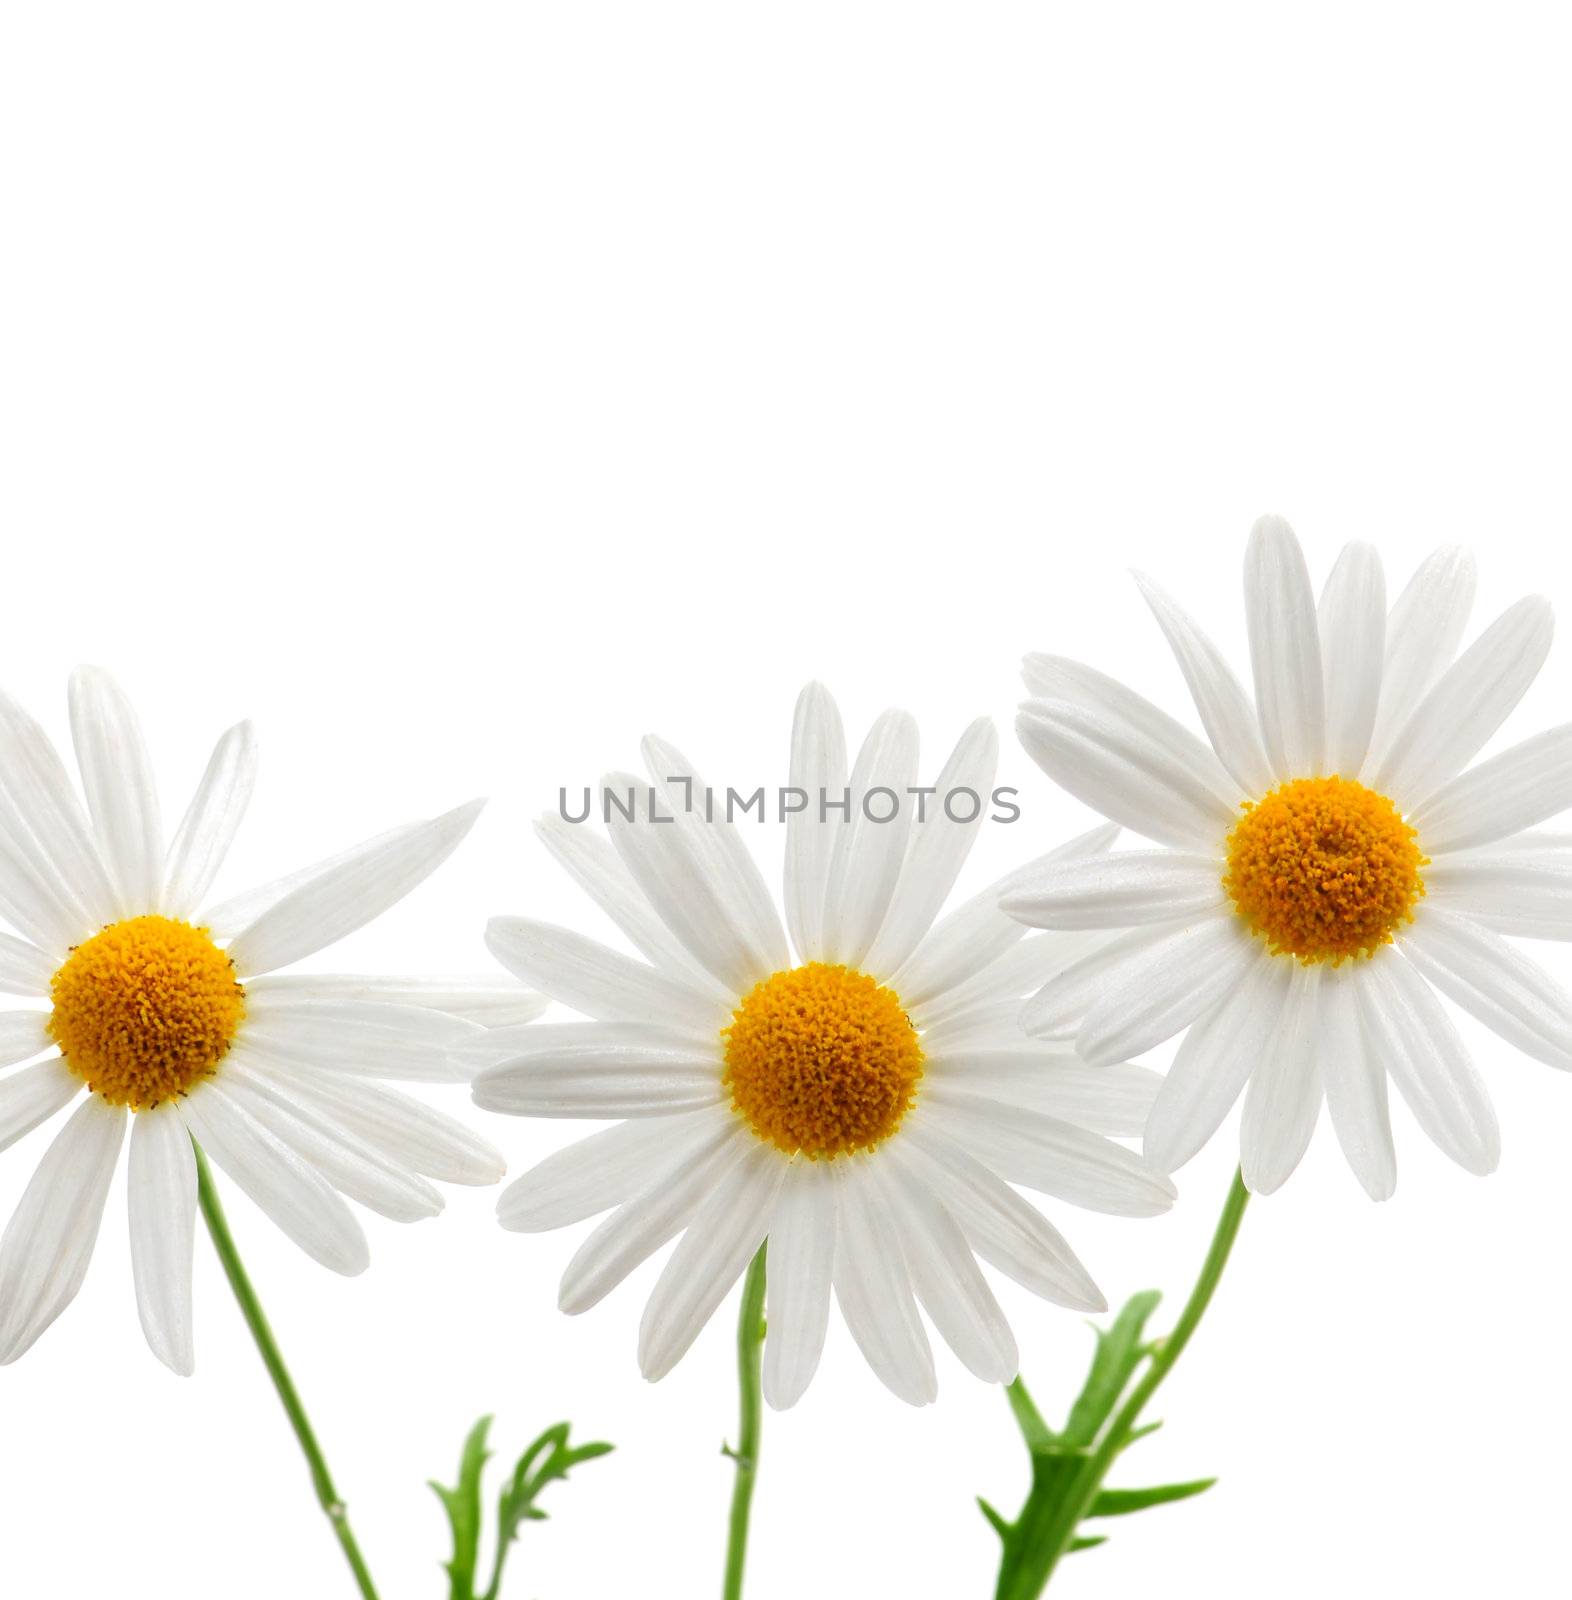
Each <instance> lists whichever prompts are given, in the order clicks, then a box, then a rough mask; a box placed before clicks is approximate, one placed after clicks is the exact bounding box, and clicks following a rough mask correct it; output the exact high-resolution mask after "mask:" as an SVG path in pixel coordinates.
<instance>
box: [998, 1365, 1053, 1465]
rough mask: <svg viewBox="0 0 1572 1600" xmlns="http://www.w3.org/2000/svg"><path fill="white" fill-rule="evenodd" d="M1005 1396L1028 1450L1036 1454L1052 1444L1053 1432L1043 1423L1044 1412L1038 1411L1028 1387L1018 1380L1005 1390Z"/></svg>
mask: <svg viewBox="0 0 1572 1600" xmlns="http://www.w3.org/2000/svg"><path fill="white" fill-rule="evenodd" d="M1004 1395H1005V1398H1006V1399H1007V1400H1008V1401H1009V1402H1010V1410H1011V1411H1012V1412H1013V1413H1014V1414H1015V1425H1016V1426H1017V1427H1018V1428H1019V1429H1020V1430H1021V1437H1022V1438H1023V1439H1025V1441H1026V1448H1027V1449H1028V1450H1030V1451H1032V1452H1033V1453H1034V1454H1035V1453H1036V1452H1037V1451H1038V1450H1042V1449H1045V1448H1046V1447H1047V1446H1048V1445H1050V1444H1052V1443H1053V1430H1052V1429H1051V1428H1050V1427H1049V1426H1048V1424H1047V1423H1046V1422H1044V1421H1043V1415H1042V1412H1040V1411H1039V1410H1038V1409H1037V1406H1036V1403H1035V1402H1034V1401H1033V1399H1032V1397H1031V1395H1029V1394H1028V1393H1027V1392H1026V1385H1025V1384H1024V1383H1023V1382H1022V1381H1021V1380H1020V1379H1019V1378H1017V1379H1016V1380H1015V1382H1014V1383H1012V1384H1010V1385H1009V1386H1008V1387H1007V1388H1006V1389H1005V1391H1004Z"/></svg>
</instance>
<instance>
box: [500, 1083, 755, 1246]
mask: <svg viewBox="0 0 1572 1600" xmlns="http://www.w3.org/2000/svg"><path fill="white" fill-rule="evenodd" d="M731 1120H732V1119H731V1117H730V1115H729V1114H728V1113H727V1112H724V1111H720V1110H718V1109H714V1108H711V1109H707V1110H703V1111H689V1112H686V1113H684V1114H682V1115H680V1116H673V1117H636V1118H633V1119H631V1120H629V1121H627V1122H619V1123H618V1124H617V1125H616V1127H614V1128H607V1129H605V1130H604V1131H603V1132H601V1133H592V1134H591V1135H590V1136H589V1137H588V1138H587V1139H579V1140H576V1141H575V1142H574V1143H573V1144H570V1145H566V1146H564V1147H563V1148H562V1149H561V1150H558V1151H557V1152H556V1153H555V1154H554V1155H549V1156H547V1157H546V1159H545V1160H544V1161H541V1162H538V1163H537V1164H536V1165H535V1166H533V1167H531V1168H530V1169H529V1171H528V1172H526V1173H525V1174H524V1175H523V1177H521V1178H515V1179H514V1180H513V1182H512V1183H510V1184H509V1185H508V1186H507V1188H506V1189H504V1190H503V1191H502V1193H501V1195H499V1196H498V1198H497V1221H498V1222H499V1223H501V1225H502V1226H503V1227H504V1228H507V1229H508V1230H509V1231H510V1232H513V1233H546V1232H548V1231H549V1230H550V1229H552V1228H565V1227H567V1226H568V1225H569V1224H570V1223H574V1222H582V1221H583V1220H584V1218H585V1217H594V1216H599V1214H600V1213H601V1212H602V1211H609V1210H610V1209H611V1208H612V1207H613V1206H620V1205H621V1204H622V1203H623V1202H624V1201H625V1200H631V1199H632V1198H633V1197H634V1195H636V1194H638V1193H639V1191H640V1190H642V1189H645V1188H647V1187H648V1186H649V1185H650V1184H651V1183H653V1182H654V1181H655V1180H656V1179H657V1178H659V1177H661V1176H662V1175H664V1174H665V1173H667V1172H670V1171H671V1170H672V1168H673V1167H676V1166H681V1165H682V1164H683V1163H684V1162H686V1161H689V1160H691V1159H692V1158H694V1157H695V1156H696V1155H698V1154H699V1153H701V1152H702V1151H704V1150H706V1149H708V1148H709V1147H710V1146H712V1145H714V1144H716V1143H718V1142H719V1141H720V1140H721V1139H722V1138H725V1137H730V1136H731V1135H733V1134H735V1132H736V1129H735V1127H733V1126H732V1125H731Z"/></svg>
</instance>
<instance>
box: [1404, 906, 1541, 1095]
mask: <svg viewBox="0 0 1572 1600" xmlns="http://www.w3.org/2000/svg"><path fill="white" fill-rule="evenodd" d="M1399 948H1400V949H1401V950H1402V952H1403V954H1404V955H1405V956H1407V957H1408V959H1409V960H1410V961H1411V962H1412V963H1413V964H1414V966H1415V967H1416V968H1417V969H1418V971H1419V973H1420V975H1421V976H1422V977H1424V978H1426V979H1428V981H1429V982H1431V983H1433V984H1434V985H1435V986H1436V988H1438V989H1439V990H1440V991H1441V993H1442V994H1444V995H1445V996H1446V997H1447V998H1448V999H1449V1000H1452V1001H1455V1002H1456V1003H1457V1004H1458V1005H1460V1006H1462V1008H1463V1009H1464V1010H1465V1011H1467V1012H1470V1013H1471V1014H1472V1015H1474V1016H1476V1017H1478V1018H1479V1020H1480V1021H1481V1022H1482V1023H1484V1025H1485V1026H1486V1027H1487V1028H1489V1029H1491V1030H1492V1031H1493V1032H1495V1033H1498V1034H1500V1035H1501V1037H1502V1038H1503V1039H1505V1040H1506V1041H1507V1043H1508V1044H1513V1045H1516V1046H1517V1048H1518V1049H1519V1050H1521V1051H1522V1052H1523V1053H1524V1054H1525V1055H1530V1056H1532V1057H1533V1058H1534V1059H1535V1060H1536V1061H1543V1062H1545V1063H1546V1065H1547V1066H1552V1067H1560V1068H1561V1069H1562V1071H1572V995H1569V994H1568V993H1567V992H1566V990H1565V989H1563V988H1562V987H1561V985H1560V984H1558V983H1557V982H1556V981H1555V979H1554V978H1552V977H1551V976H1550V974H1549V973H1548V972H1546V971H1545V970H1544V968H1543V967H1541V966H1539V965H1538V963H1537V962H1534V961H1530V960H1529V958H1528V957H1527V956H1525V955H1523V954H1521V953H1520V952H1519V951H1517V950H1514V949H1513V948H1512V946H1511V945H1509V944H1508V943H1507V942H1506V941H1505V940H1504V939H1502V938H1500V937H1499V936H1498V935H1496V934H1494V933H1492V932H1490V930H1489V929H1488V928H1482V927H1480V926H1479V925H1478V924H1476V923H1474V922H1472V921H1471V920H1470V919H1469V918H1468V917H1466V916H1459V915H1458V914H1456V913H1455V912H1450V911H1447V910H1444V909H1443V908H1442V907H1441V906H1439V905H1429V904H1427V905H1425V906H1424V907H1423V908H1422V909H1421V911H1420V914H1419V916H1418V917H1416V918H1415V920H1414V924H1413V926H1412V927H1410V928H1409V929H1407V930H1406V931H1405V932H1404V934H1403V936H1402V938H1401V940H1400V941H1399Z"/></svg>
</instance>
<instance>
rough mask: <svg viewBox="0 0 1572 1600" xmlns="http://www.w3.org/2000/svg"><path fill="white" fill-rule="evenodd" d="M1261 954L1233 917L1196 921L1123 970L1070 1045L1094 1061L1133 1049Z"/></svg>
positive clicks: (1161, 1034)
mask: <svg viewBox="0 0 1572 1600" xmlns="http://www.w3.org/2000/svg"><path fill="white" fill-rule="evenodd" d="M1263 959H1268V958H1267V957H1266V952H1265V946H1264V945H1262V944H1260V943H1258V942H1257V941H1256V940H1253V939H1252V938H1251V937H1250V935H1249V934H1248V933H1246V932H1245V930H1244V926H1243V924H1242V923H1241V922H1240V921H1239V919H1238V918H1237V917H1233V916H1223V917H1212V918H1210V919H1208V920H1206V921H1201V922H1196V923H1194V924H1192V925H1191V926H1190V927H1189V928H1188V929H1186V930H1185V932H1184V933H1182V934H1177V935H1171V936H1170V937H1169V938H1167V939H1165V940H1163V941H1162V942H1161V943H1159V944H1158V945H1156V946H1155V947H1154V948H1153V949H1151V950H1150V951H1148V952H1147V955H1146V958H1145V959H1144V960H1143V961H1142V962H1141V963H1140V965H1139V966H1138V967H1136V968H1135V969H1134V970H1132V971H1129V972H1128V974H1127V975H1122V976H1121V981H1120V983H1119V985H1118V987H1117V988H1115V989H1113V990H1111V991H1110V992H1109V993H1107V994H1105V995H1103V997H1102V998H1101V999H1099V1000H1098V1001H1097V1003H1096V1004H1095V1005H1094V1006H1093V1007H1092V1009H1091V1010H1090V1011H1088V1012H1087V1014H1086V1021H1085V1022H1083V1023H1082V1024H1081V1031H1080V1032H1079V1033H1078V1034H1076V1036H1075V1048H1076V1049H1077V1050H1078V1051H1080V1053H1081V1054H1082V1055H1083V1056H1085V1058H1086V1059H1087V1060H1088V1061H1089V1062H1091V1063H1092V1065H1093V1066H1097V1065H1099V1064H1100V1063H1102V1062H1105V1061H1126V1060H1128V1059H1129V1058H1130V1057H1131V1056H1138V1055H1140V1054H1141V1052H1142V1051H1143V1050H1150V1049H1151V1048H1152V1046H1153V1045H1158V1044H1161V1043H1162V1042H1163V1040H1164V1039H1171V1038H1173V1036H1174V1035H1175V1034H1176V1033H1178V1032H1179V1031H1180V1029H1181V1028H1186V1027H1188V1026H1189V1025H1190V1024H1191V1023H1192V1022H1194V1021H1195V1019H1196V1018H1197V1017H1199V1016H1201V1015H1202V1014H1203V1013H1204V1012H1206V1011H1207V1010H1208V1009H1209V1008H1210V1007H1211V1006H1212V1004H1213V1003H1214V1002H1215V1001H1217V1000H1218V999H1220V998H1221V997H1222V996H1223V995H1225V994H1226V993H1227V992H1228V991H1229V990H1230V989H1231V988H1233V987H1234V985H1235V984H1237V983H1238V982H1239V980H1240V979H1241V978H1242V977H1243V976H1244V974H1245V972H1246V971H1247V970H1248V969H1249V967H1250V965H1251V963H1252V962H1255V961H1259V960H1263Z"/></svg>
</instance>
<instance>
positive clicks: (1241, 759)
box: [1135, 572, 1273, 795]
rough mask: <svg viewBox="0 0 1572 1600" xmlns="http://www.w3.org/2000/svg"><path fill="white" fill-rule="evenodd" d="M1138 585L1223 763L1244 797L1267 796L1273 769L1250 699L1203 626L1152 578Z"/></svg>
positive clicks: (1139, 577) (1139, 575)
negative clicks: (1262, 744) (1166, 639)
mask: <svg viewBox="0 0 1572 1600" xmlns="http://www.w3.org/2000/svg"><path fill="white" fill-rule="evenodd" d="M1135 581H1136V583H1137V584H1139V585H1140V589H1141V593H1142V594H1143V595H1144V596H1145V598H1146V603H1147V604H1148V605H1149V606H1150V607H1151V608H1152V611H1153V613H1154V614H1155V616H1156V617H1157V621H1158V625H1159V626H1160V627H1161V628H1162V630H1163V632H1164V634H1166V635H1167V637H1168V643H1169V645H1170V646H1171V647H1172V649H1173V653H1174V658H1175V659H1176V660H1177V661H1178V663H1179V670H1180V671H1181V672H1182V673H1183V674H1184V680H1185V682H1186V683H1187V684H1189V686H1190V697H1191V699H1193V700H1194V701H1195V709H1196V711H1197V712H1198V713H1199V714H1200V718H1201V726H1202V727H1203V728H1205V729H1206V736H1207V738H1208V739H1210V740H1211V741H1212V748H1213V749H1214V750H1215V751H1216V752H1217V759H1218V760H1219V761H1220V762H1222V764H1223V766H1224V768H1225V769H1226V770H1227V772H1228V775H1229V776H1230V777H1231V778H1232V779H1233V780H1234V782H1235V783H1236V784H1238V785H1239V792H1240V793H1241V794H1242V795H1262V794H1265V793H1266V791H1267V790H1268V789H1270V788H1271V787H1272V783H1273V778H1272V768H1271V765H1270V763H1269V762H1268V761H1267V759H1266V751H1265V750H1264V749H1263V748H1262V746H1261V735H1260V733H1259V732H1258V731H1257V726H1256V716H1255V707H1254V706H1253V705H1252V704H1251V703H1250V697H1249V695H1247V694H1246V693H1245V691H1244V688H1243V686H1242V685H1241V684H1240V682H1239V680H1238V678H1236V677H1235V676H1234V672H1233V669H1232V668H1231V667H1230V666H1229V665H1228V663H1227V661H1225V660H1224V659H1223V653H1222V651H1220V650H1219V649H1218V648H1217V646H1216V645H1215V644H1213V643H1212V641H1211V640H1210V639H1209V638H1208V637H1207V636H1206V634H1205V633H1203V632H1202V631H1201V629H1200V627H1199V626H1198V625H1197V624H1196V623H1195V622H1194V621H1193V620H1192V619H1191V618H1190V617H1189V616H1188V615H1187V614H1186V613H1185V612H1184V611H1182V610H1181V609H1180V608H1179V606H1177V605H1176V604H1175V603H1174V601H1173V600H1172V599H1171V598H1170V597H1169V596H1168V595H1167V594H1166V593H1165V592H1164V591H1163V590H1162V589H1161V588H1159V587H1158V585H1157V584H1155V583H1154V582H1153V581H1152V580H1151V579H1150V578H1148V577H1146V576H1145V575H1144V574H1142V573H1139V572H1138V573H1136V574H1135Z"/></svg>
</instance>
